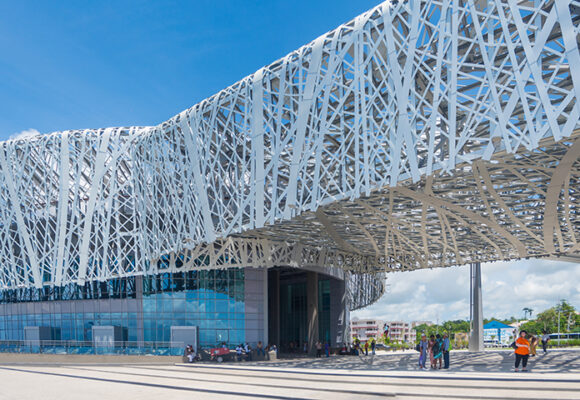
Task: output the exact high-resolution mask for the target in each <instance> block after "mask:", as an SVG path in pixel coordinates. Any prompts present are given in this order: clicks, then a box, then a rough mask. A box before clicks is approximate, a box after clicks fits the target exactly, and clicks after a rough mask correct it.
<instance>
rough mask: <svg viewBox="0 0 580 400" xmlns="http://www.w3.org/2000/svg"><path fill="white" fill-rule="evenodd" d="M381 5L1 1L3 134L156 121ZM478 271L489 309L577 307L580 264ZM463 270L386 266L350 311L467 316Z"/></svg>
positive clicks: (339, 0) (340, 1) (505, 312)
mask: <svg viewBox="0 0 580 400" xmlns="http://www.w3.org/2000/svg"><path fill="white" fill-rule="evenodd" d="M378 3H379V1H366V0H357V1H352V0H350V1H346V0H333V1H322V0H320V1H306V0H294V1H274V0H270V1H221V2H214V1H106V0H102V1H90V0H86V1H54V2H51V1H45V0H40V1H22V0H20V1H9V0H0V140H5V139H8V138H9V137H10V136H12V135H16V134H19V133H21V132H23V131H33V130H35V131H39V132H41V133H49V132H53V131H59V130H65V129H83V128H103V127H108V126H132V125H156V124H159V123H161V122H162V121H164V120H166V119H168V118H170V117H172V116H173V115H175V114H177V113H179V112H180V111H182V110H184V109H186V108H189V107H191V106H193V105H194V104H196V103H198V102H199V101H201V100H203V99H204V98H206V97H209V96H211V95H212V94H214V93H216V92H218V91H219V90H221V89H223V88H225V87H227V86H229V85H231V84H232V83H234V82H236V81H238V80H240V79H242V78H243V77H245V76H247V75H249V74H251V73H253V72H254V71H256V70H257V69H259V68H260V67H262V66H263V65H267V64H269V63H271V62H273V61H275V60H277V59H278V58H280V57H282V56H284V55H286V54H287V53H289V52H291V51H293V50H295V49H297V48H298V47H300V46H302V45H303V44H306V43H308V42H310V41H312V40H314V39H315V38H316V37H318V36H320V35H321V34H323V33H325V32H327V31H329V30H332V29H334V28H336V27H337V26H338V25H340V24H341V23H344V22H347V21H349V20H351V19H352V18H354V17H355V16H357V15H358V14H360V13H362V12H364V11H366V10H367V9H370V8H372V7H373V6H375V5H377V4H378ZM483 273H484V308H485V315H486V317H488V316H491V315H497V316H499V317H508V316H511V315H515V316H518V313H521V308H522V307H532V308H534V309H535V310H538V311H539V310H541V309H543V308H542V307H544V308H547V307H548V306H551V305H553V304H554V303H555V302H556V301H557V300H558V298H566V299H569V300H570V301H572V302H573V304H574V305H575V306H576V307H579V306H580V292H579V289H578V287H577V286H578V284H577V283H578V282H579V281H580V264H575V265H574V264H568V263H555V262H549V261H538V260H536V261H521V262H515V263H495V264H491V265H486V266H484V268H483ZM468 275H469V270H468V269H467V268H465V267H455V268H448V269H435V270H424V271H417V272H410V273H400V274H392V275H389V283H390V285H391V290H390V292H389V293H387V294H386V295H385V296H384V297H383V298H382V299H381V300H380V301H379V302H378V303H376V304H375V305H373V306H371V307H369V308H367V309H365V310H362V311H358V312H357V313H354V315H357V316H364V317H366V316H376V317H380V318H384V319H401V318H402V319H430V320H433V321H435V320H436V319H437V318H439V319H441V320H442V319H452V318H464V317H465V316H467V315H469V291H468V290H469V285H468ZM522 276H526V277H528V278H527V279H526V282H525V284H517V282H518V281H519V280H521V277H522ZM540 283H541V284H540Z"/></svg>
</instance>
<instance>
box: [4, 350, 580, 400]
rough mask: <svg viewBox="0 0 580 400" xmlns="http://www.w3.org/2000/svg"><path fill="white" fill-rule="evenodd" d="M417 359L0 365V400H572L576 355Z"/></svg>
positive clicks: (579, 359) (579, 392)
mask: <svg viewBox="0 0 580 400" xmlns="http://www.w3.org/2000/svg"><path fill="white" fill-rule="evenodd" d="M415 359H416V354H412V353H408V354H389V355H378V356H376V357H375V358H374V360H373V364H372V365H369V364H368V361H370V360H361V359H359V358H358V357H330V358H328V359H326V358H323V359H301V360H282V361H277V362H255V363H241V364H220V365H218V364H176V365H150V366H148V365H59V366H54V365H52V366H50V365H31V364H10V365H9V364H4V365H0V382H1V384H0V399H2V400H4V399H19V400H20V399H38V398H42V399H46V400H52V399H55V400H57V399H58V400H68V399H78V398H83V399H104V398H120V399H122V400H130V399H139V400H148V399H151V400H153V399H155V400H159V399H164V398H168V399H169V398H171V399H177V400H179V399H332V400H341V399H380V398H396V399H424V398H427V397H429V398H435V399H437V398H447V399H508V400H509V399H576V400H577V399H579V398H580V351H554V352H552V353H549V354H548V355H547V356H539V357H536V359H534V360H533V361H532V363H531V365H530V366H531V367H532V371H531V372H528V373H514V372H511V362H512V361H513V355H510V353H509V352H486V353H482V354H469V353H464V352H453V353H452V369H450V370H449V371H417V370H416V369H415V366H414V364H415Z"/></svg>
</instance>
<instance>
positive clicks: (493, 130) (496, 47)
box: [0, 0, 580, 307]
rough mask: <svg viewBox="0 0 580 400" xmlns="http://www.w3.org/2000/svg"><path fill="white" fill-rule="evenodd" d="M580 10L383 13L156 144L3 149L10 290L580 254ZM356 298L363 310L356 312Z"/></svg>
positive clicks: (555, 3) (75, 136) (435, 4)
mask: <svg viewBox="0 0 580 400" xmlns="http://www.w3.org/2000/svg"><path fill="white" fill-rule="evenodd" d="M579 19H580V2H579V1H570V0H536V1H519V0H507V1H506V0H501V1H500V0H489V1H481V0H477V1H476V0H469V1H464V0H453V1H452V0H441V1H435V0H423V1H420V0H409V1H398V2H397V1H392V2H387V3H383V4H381V5H379V6H377V7H376V8H374V9H372V10H370V11H368V12H366V13H365V14H363V15H361V16H359V17H357V18H355V19H354V20H353V21H351V22H349V23H347V24H344V25H342V26H340V27H339V28H337V29H336V30H334V31H332V32H329V33H328V34H325V35H323V36H321V37H319V38H318V39H316V40H314V41H313V42H312V43H310V44H308V45H306V46H304V47H302V48H300V49H299V50H297V51H295V52H293V53H291V54H289V55H287V56H286V57H284V58H283V59H281V60H278V61H276V62H275V63H273V64H271V65H269V66H266V67H264V68H261V69H260V70H258V71H257V72H256V73H254V74H253V75H250V76H248V77H247V78H245V79H243V80H241V81H240V82H238V83H236V84H234V85H233V86H231V87H229V88H227V89H224V90H222V91H221V92H219V93H217V94H216V95H214V96H213V97H211V98H209V99H207V100H204V101H202V102H201V103H199V104H197V105H195V106H194V107H192V108H190V109H188V110H186V111H184V112H182V113H180V114H179V115H177V116H175V117H174V118H172V119H170V120H168V121H166V122H164V123H162V124H160V125H158V126H154V127H131V128H109V129H99V130H85V131H66V132H59V133H53V134H50V135H42V136H38V137H34V138H32V139H26V140H13V141H7V142H3V143H2V151H0V168H1V170H2V173H1V174H0V201H1V202H2V207H1V208H0V213H1V214H0V263H1V265H2V268H1V269H0V287H2V288H15V287H27V286H35V287H42V286H43V285H63V284H67V283H71V282H78V283H83V282H85V281H87V280H106V279H109V278H111V277H116V276H129V275H139V274H151V273H157V272H159V271H162V270H163V271H165V270H166V271H180V270H184V269H189V268H225V267H231V266H243V267H245V266H257V267H269V266H274V265H289V266H296V267H301V266H308V265H327V266H334V267H340V268H343V269H345V270H346V271H348V273H349V274H350V275H349V276H350V277H351V278H350V282H351V285H354V286H353V288H352V289H351V295H352V296H353V299H351V303H352V304H353V305H354V306H355V307H356V306H360V305H364V304H367V303H369V302H371V301H372V300H374V299H376V298H377V296H379V295H380V294H381V293H382V283H381V282H382V280H381V279H375V278H376V277H375V276H374V274H376V273H382V272H385V271H390V270H396V269H415V268H425V267H438V266H449V265H457V264H463V263H467V262H474V261H490V260H504V259H513V258H522V257H532V256H534V257H537V256H545V255H554V254H565V253H573V252H577V251H579V250H580V245H579V242H580V234H579V231H580V229H579V224H580V222H579V218H578V217H579V208H578V195H579V193H578V191H579V185H578V183H579V182H578V179H579V174H580V161H579V155H580V139H578V137H579V136H580V122H579V120H580V104H579V103H578V94H579V92H580V70H579V69H578V68H570V66H571V65H580V53H579V49H578V42H579V40H580V30H579V24H578V21H579ZM355 297H356V298H355Z"/></svg>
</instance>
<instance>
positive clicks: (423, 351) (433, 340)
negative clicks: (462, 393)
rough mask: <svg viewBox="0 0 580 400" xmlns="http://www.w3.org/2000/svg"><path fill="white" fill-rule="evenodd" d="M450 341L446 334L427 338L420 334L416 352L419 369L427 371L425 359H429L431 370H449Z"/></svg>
mask: <svg viewBox="0 0 580 400" xmlns="http://www.w3.org/2000/svg"><path fill="white" fill-rule="evenodd" d="M450 346H451V341H450V340H449V335H448V334H447V332H446V333H444V334H443V336H441V335H440V334H437V335H431V336H429V340H427V335H426V334H424V333H423V334H422V335H421V340H420V341H419V343H418V344H417V347H416V350H417V351H418V352H419V369H427V367H426V364H427V357H429V361H430V368H431V369H442V368H443V369H449V350H450Z"/></svg>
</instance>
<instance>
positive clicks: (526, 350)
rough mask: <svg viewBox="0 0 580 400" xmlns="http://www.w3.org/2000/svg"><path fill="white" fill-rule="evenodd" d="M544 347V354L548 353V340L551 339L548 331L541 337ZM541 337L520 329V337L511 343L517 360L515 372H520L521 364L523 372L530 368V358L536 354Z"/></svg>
mask: <svg viewBox="0 0 580 400" xmlns="http://www.w3.org/2000/svg"><path fill="white" fill-rule="evenodd" d="M541 341H542V348H543V350H544V354H547V353H548V342H549V341H550V335H548V332H546V331H544V332H543V334H542V337H541ZM539 342H540V339H538V337H537V336H535V335H534V334H528V332H526V331H520V334H519V335H518V338H517V339H516V340H515V341H514V342H513V343H512V344H511V346H512V347H513V348H514V353H515V356H516V360H515V368H514V371H515V372H519V370H520V364H521V365H522V372H526V371H527V370H528V369H527V367H528V359H529V358H530V357H535V356H536V347H537V346H538V344H539Z"/></svg>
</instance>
